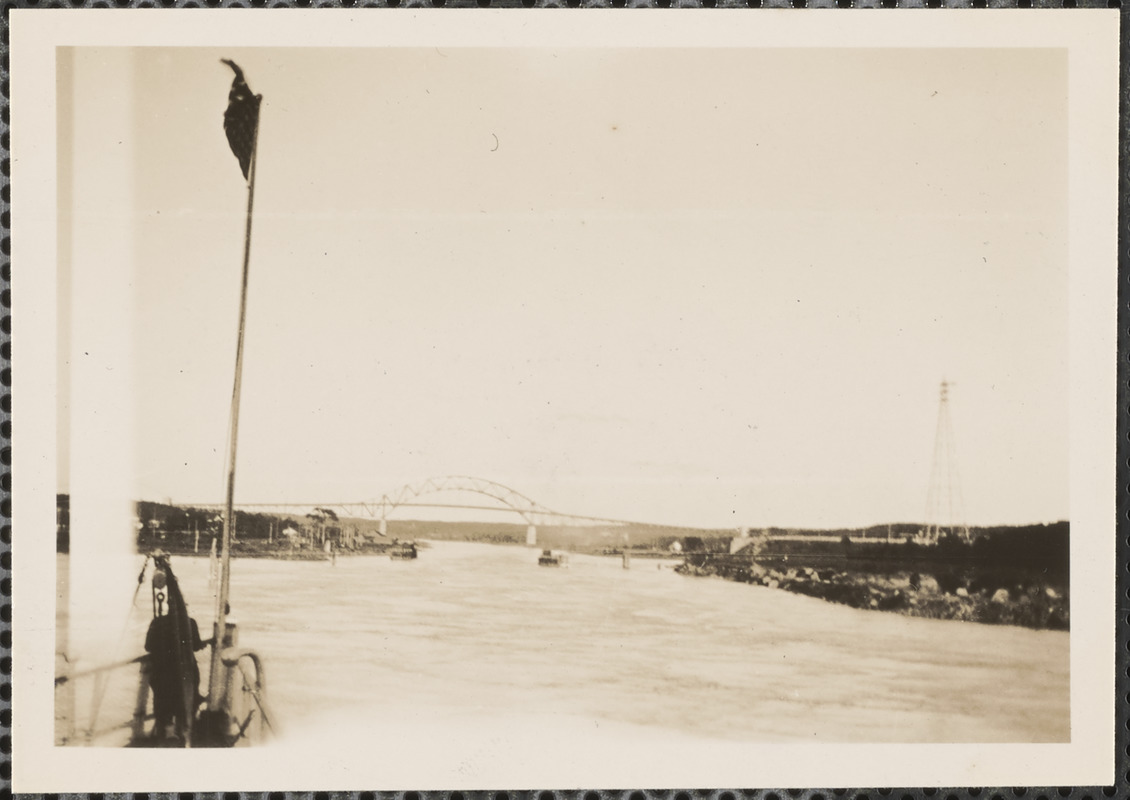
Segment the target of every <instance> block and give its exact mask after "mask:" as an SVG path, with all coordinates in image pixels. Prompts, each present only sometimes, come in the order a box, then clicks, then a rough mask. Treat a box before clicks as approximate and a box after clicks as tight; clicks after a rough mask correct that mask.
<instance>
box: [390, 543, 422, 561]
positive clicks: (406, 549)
mask: <svg viewBox="0 0 1130 800" xmlns="http://www.w3.org/2000/svg"><path fill="white" fill-rule="evenodd" d="M388 557H389V558H390V559H392V560H393V561H412V560H413V559H415V558H418V557H419V554H418V553H417V551H416V543H415V542H394V543H393V545H392V547H390V548H389V550H388Z"/></svg>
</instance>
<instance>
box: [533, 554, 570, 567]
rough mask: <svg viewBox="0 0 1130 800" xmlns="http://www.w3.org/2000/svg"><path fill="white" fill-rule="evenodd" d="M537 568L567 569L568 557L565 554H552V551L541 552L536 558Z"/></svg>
mask: <svg viewBox="0 0 1130 800" xmlns="http://www.w3.org/2000/svg"><path fill="white" fill-rule="evenodd" d="M538 566H539V567H567V566H569V556H568V555H566V554H565V553H554V552H553V551H552V550H542V551H541V555H540V556H538Z"/></svg>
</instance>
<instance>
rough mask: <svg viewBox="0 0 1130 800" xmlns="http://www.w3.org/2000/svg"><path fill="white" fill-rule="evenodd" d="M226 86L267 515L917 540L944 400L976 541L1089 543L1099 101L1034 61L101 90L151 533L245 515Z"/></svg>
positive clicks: (474, 74) (111, 85) (943, 55)
mask: <svg viewBox="0 0 1130 800" xmlns="http://www.w3.org/2000/svg"><path fill="white" fill-rule="evenodd" d="M221 57H227V58H232V59H234V60H235V61H236V62H238V63H239V64H240V66H241V67H242V68H243V70H244V72H245V74H246V75H247V80H248V82H249V84H250V85H251V87H252V89H253V90H254V91H255V92H257V93H261V94H262V95H263V96H264V105H263V111H262V117H261V132H260V137H259V163H258V170H259V171H258V179H257V185H256V196H255V222H254V232H253V243H252V255H251V285H250V297H249V308H248V322H247V342H246V347H247V349H246V353H245V372H244V382H243V403H242V416H241V421H240V450H239V472H238V480H237V491H236V500H237V503H238V502H288V501H292V500H293V501H302V502H305V501H308V500H309V501H321V502H331V501H344V500H357V501H360V500H367V499H375V498H379V497H380V496H381V495H382V494H385V493H388V494H392V493H393V492H395V491H396V490H397V489H398V488H399V487H401V486H403V485H405V484H409V483H415V482H417V481H419V480H421V479H424V478H427V477H432V476H440V475H452V474H457V475H459V474H461V475H472V476H478V477H482V478H488V479H491V480H495V481H498V482H500V483H502V484H505V485H507V486H510V487H512V488H514V489H515V490H517V491H519V492H521V493H523V494H525V495H527V496H529V497H530V498H532V499H533V500H536V501H538V502H539V503H541V504H543V505H545V506H547V507H549V508H553V509H556V510H560V511H563V512H571V513H576V514H584V515H592V516H605V517H612V518H617V519H632V520H638V521H641V522H655V523H667V524H672V525H687V526H697V527H733V526H769V525H778V526H785V527H814V528H818V527H825V528H827V527H839V526H862V525H870V524H878V523H885V522H914V521H921V520H923V517H924V514H925V509H926V494H927V488H928V483H929V477H930V465H931V457H932V454H933V446H934V434H935V422H936V419H937V411H938V387H939V384H940V382H941V381H942V380H943V379H945V380H948V381H951V382H953V383H954V384H955V386H954V388H953V390H952V391H951V415H952V419H953V428H954V434H955V437H956V443H957V463H958V468H959V470H960V476H961V484H962V489H963V496H964V506H965V512H966V513H965V517H966V519H965V521H966V522H968V523H970V524H974V525H985V524H1012V523H1015V524H1024V523H1032V522H1051V521H1055V520H1061V519H1067V518H1068V516H1069V515H1068V489H1069V481H1068V475H1069V459H1068V454H1069V448H1068V388H1069V387H1068V314H1067V289H1068V264H1067V208H1068V206H1067V194H1068V193H1067V126H1066V118H1067V117H1066V114H1067V97H1066V95H1067V91H1066V86H1067V83H1066V80H1067V63H1066V59H1065V57H1064V55H1063V54H1062V53H1061V52H1057V51H1053V50H1013V49H1001V50H944V49H923V50H918V51H914V50H909V49H908V50H867V49H861V50H816V49H805V50H784V49H774V50H755V49H750V50H740V49H736V50H643V49H641V50H556V51H551V50H548V49H524V50H490V49H481V50H480V49H453V50H450V51H442V52H440V51H437V50H424V49H399V48H391V49H371V50H336V51H335V50H324V49H313V48H311V49H301V50H298V49H292V50H287V49H246V50H241V49H239V48H232V49H228V50H222V51H221V50H214V49H202V48H182V49H176V48H144V49H136V50H131V51H128V53H127V54H126V56H125V57H124V58H123V56H122V51H115V52H114V53H113V54H111V55H108V54H107V51H99V50H89V49H86V50H74V51H71V52H70V53H69V54H68V55H67V56H66V57H65V58H66V59H69V61H66V60H65V61H64V62H61V63H63V64H69V66H68V67H67V69H62V70H61V72H60V75H61V82H60V86H61V93H60V105H61V108H63V109H64V111H63V114H62V116H61V122H62V124H61V127H60V143H61V146H60V167H59V175H60V186H61V198H63V200H62V201H61V202H68V200H67V198H71V200H70V201H69V202H71V205H69V206H68V208H69V211H70V217H69V218H68V217H66V215H64V217H65V218H67V219H69V220H70V227H68V226H67V225H66V224H64V225H63V226H62V227H61V230H60V244H61V246H60V252H61V276H62V277H63V279H65V276H66V274H67V271H68V270H71V269H73V270H75V271H80V270H102V269H104V270H108V271H111V272H113V273H114V274H116V275H119V276H124V277H120V278H119V280H120V284H121V285H122V286H128V293H127V294H125V296H123V297H122V298H121V309H122V315H123V317H124V319H125V322H124V323H123V324H124V325H126V326H127V327H128V330H129V336H128V341H127V342H126V344H125V345H123V348H124V349H123V350H122V352H121V353H117V354H116V355H115V354H107V353H106V352H104V351H102V350H98V349H93V350H92V349H90V348H86V349H84V347H83V343H84V342H85V341H87V339H88V337H90V336H92V334H91V333H90V331H91V330H92V329H91V328H89V327H87V326H88V325H89V324H90V323H88V322H87V321H84V320H85V317H84V316H83V315H82V314H76V313H75V312H76V310H81V309H80V308H79V306H81V304H82V303H83V302H84V300H83V298H81V297H79V298H74V299H73V300H71V301H70V302H71V303H73V304H74V307H70V308H69V307H68V304H67V302H64V303H63V304H62V305H61V309H60V311H61V316H60V329H61V332H62V333H64V334H65V337H66V338H68V339H69V341H70V353H71V354H72V356H74V354H76V353H77V354H80V355H82V354H84V353H85V354H87V355H86V356H83V357H89V358H91V359H105V360H106V361H107V363H110V362H114V363H125V364H127V365H129V367H130V368H131V369H132V372H133V378H132V380H133V383H132V391H131V392H130V393H129V396H128V397H126V398H123V403H124V405H125V406H126V407H127V408H128V409H129V413H130V416H131V418H132V420H133V438H134V444H133V453H134V456H135V457H134V458H133V480H134V491H135V497H137V498H138V499H149V500H163V499H165V498H171V499H173V500H174V501H178V502H192V501H196V502H220V501H222V498H223V487H224V468H225V465H224V455H225V449H226V438H225V437H226V431H227V425H228V406H229V402H230V395H231V381H232V366H233V360H234V350H235V328H236V316H237V304H238V290H239V268H240V258H241V255H242V244H243V226H244V213H245V204H246V189H245V185H244V182H243V179H242V176H241V175H240V172H239V168H238V165H237V163H236V161H235V158H234V157H233V156H232V154H231V152H230V151H229V149H228V145H227V141H226V140H225V138H224V134H223V129H222V125H221V119H222V113H223V110H224V107H225V106H226V103H227V91H228V87H229V86H230V83H231V72H230V71H229V70H227V69H226V68H225V67H223V65H221V64H220V62H219V59H220V58H221ZM68 69H69V70H70V73H68V71H67V70H68ZM68 74H69V75H70V77H69V78H68ZM725 76H741V79H740V80H729V79H727V78H726V77H725ZM770 76H772V77H770ZM123 79H124V82H123ZM122 89H125V90H126V92H125V95H124V99H121V101H120V102H118V103H117V104H116V105H115V104H113V103H111V104H110V105H109V106H107V104H106V102H105V101H106V99H107V94H106V93H107V92H121V90H122ZM68 104H69V105H68ZM107 107H110V108H120V109H124V112H123V113H122V114H121V115H120V116H114V115H113V114H112V113H108V112H106V111H105V109H106V108H107ZM68 109H69V111H68ZM68 114H69V115H70V116H68ZM99 114H103V115H105V116H104V117H99V116H98V115H99ZM122 148H126V149H125V150H123V149H122ZM123 154H124V155H123ZM122 164H125V165H126V166H127V168H128V171H127V174H124V175H123V174H122V171H121V169H120V168H121V165H122ZM99 185H101V186H108V185H109V186H116V187H117V193H116V194H113V193H111V195H110V196H111V197H113V198H117V201H116V202H117V204H116V205H113V206H112V207H103V206H96V205H95V204H94V201H93V200H89V202H88V198H93V197H95V196H99V197H102V198H103V199H104V198H105V197H106V196H107V195H106V191H105V190H103V192H102V193H101V194H100V195H96V194H95V193H93V192H92V191H90V187H93V186H99ZM68 187H69V188H68ZM87 244H89V245H91V246H92V248H93V249H92V250H87V249H85V246H86V245H87ZM93 250H99V251H100V252H103V253H104V252H118V253H119V254H120V255H121V258H120V260H115V261H113V262H107V261H99V262H97V263H94V262H92V260H91V257H90V256H89V253H90V252H92V251H93ZM68 254H70V255H68ZM95 338H96V337H95ZM91 341H93V338H91ZM90 353H93V355H90ZM123 353H124V355H123ZM115 358H116V359H118V361H115ZM64 362H65V359H64ZM59 375H60V387H61V392H60V396H61V397H62V398H63V402H61V403H60V412H59V426H60V428H59V429H60V432H61V435H60V449H59V453H58V455H59V486H60V491H66V490H67V487H68V486H69V485H70V483H71V482H73V481H75V480H81V479H82V478H81V476H79V475H72V474H71V470H70V458H69V452H68V436H70V435H73V434H74V429H73V428H72V427H71V419H72V417H71V413H72V409H71V405H81V404H82V403H83V402H84V399H83V396H82V392H81V391H79V389H78V388H75V389H74V390H73V391H72V389H71V388H70V377H69V370H68V366H67V364H66V363H63V364H62V365H61V367H60V371H59ZM68 399H69V404H68V402H67V401H68ZM436 499H437V501H439V502H444V498H442V497H437V498H436ZM451 501H454V498H452V499H451ZM401 516H402V517H403V516H405V515H403V514H402V515H401ZM413 516H419V515H418V514H415V513H414V514H413Z"/></svg>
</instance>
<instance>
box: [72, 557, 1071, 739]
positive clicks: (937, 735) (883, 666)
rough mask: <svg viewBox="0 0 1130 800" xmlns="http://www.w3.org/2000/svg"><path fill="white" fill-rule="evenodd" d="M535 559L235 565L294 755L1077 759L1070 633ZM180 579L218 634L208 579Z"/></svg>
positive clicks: (239, 607) (136, 643)
mask: <svg viewBox="0 0 1130 800" xmlns="http://www.w3.org/2000/svg"><path fill="white" fill-rule="evenodd" d="M538 553H539V551H538V550H535V549H527V548H524V547H512V546H510V547H508V546H499V545H487V544H471V543H460V542H435V543H431V544H430V546H429V547H427V548H426V549H421V551H420V558H419V559H417V560H415V561H391V560H389V559H388V558H386V557H380V556H346V557H339V558H338V559H337V562H336V564H331V563H330V562H293V561H276V560H267V559H238V560H236V561H234V562H233V571H232V599H231V605H232V615H233V617H234V618H235V619H236V620H237V621H238V623H239V630H240V644H241V645H242V646H245V647H252V648H254V649H256V650H257V651H259V653H260V654H261V655H262V657H263V659H264V661H265V664H266V669H267V679H268V685H269V694H270V701H271V705H272V706H273V708H274V713H275V715H276V717H277V718H278V720H279V723H280V728H281V731H282V734H283V738H284V739H285V738H287V737H292V738H296V739H299V740H301V739H304V738H307V737H311V736H315V735H316V736H319V737H325V736H333V735H336V734H340V735H345V734H344V733H343V732H353V733H351V734H349V735H354V734H356V735H358V736H361V735H364V734H363V732H364V731H366V730H372V729H373V726H376V725H381V724H384V723H388V724H390V725H394V726H399V728H400V729H401V730H403V731H404V735H405V736H409V737H413V736H415V737H416V738H417V739H419V741H420V742H421V743H427V742H428V741H429V738H428V737H430V736H434V735H437V732H438V731H442V730H447V729H449V728H457V727H460V726H463V727H467V726H470V727H471V728H475V727H476V726H477V725H478V726H479V728H480V729H481V727H482V726H481V725H479V723H485V722H488V721H493V722H495V723H499V722H500V721H505V725H504V727H505V728H506V729H507V730H509V731H510V732H511V733H510V734H509V735H512V736H513V735H521V734H520V732H521V731H522V730H523V729H524V728H523V726H526V727H527V728H528V729H529V730H531V731H532V730H543V729H544V728H545V727H546V726H550V727H553V726H560V727H561V729H562V730H566V729H574V730H577V729H579V730H586V729H593V730H595V729H601V728H603V729H604V730H606V731H630V732H631V735H632V736H633V737H634V738H635V739H636V740H646V739H647V738H648V737H654V738H656V739H657V740H660V739H662V740H665V741H678V740H683V739H685V740H687V741H692V740H693V741H701V740H729V741H730V742H782V743H788V742H813V741H818V742H874V743H879V742H900V743H906V742H1062V741H1067V740H1068V739H1069V708H1068V694H1069V682H1068V634H1066V633H1063V632H1054V631H1032V630H1027V629H1022V628H1014V627H1001V626H987V625H980V624H975V623H964V622H949V621H938V620H927V619H919V618H912V617H904V616H899V615H896V614H891V613H884V612H875V611H862V610H857V609H852V608H847V607H844V606H837V605H833V604H829V603H826V602H823V601H820V600H816V599H813V598H808V597H802V596H797V595H793V594H789V593H787V592H784V591H778V590H772V589H768V588H763V587H757V586H750V585H746V584H739V583H733V582H728V581H724V580H720V579H716V578H694V577H685V576H681V575H678V574H676V573H675V572H674V571H673V569H672V567H673V565H674V563H675V562H662V561H654V560H647V559H639V558H637V559H635V560H633V561H632V563H631V569H630V570H624V569H623V568H622V567H621V564H620V561H619V560H618V559H612V558H600V557H596V556H583V555H573V556H572V557H571V559H570V563H569V566H568V567H567V568H564V569H558V568H547V567H539V566H537V556H538ZM138 564H140V559H138ZM174 569H176V571H177V573H178V575H179V576H180V579H181V583H182V588H183V590H184V593H185V596H186V599H187V600H188V602H189V606H190V611H191V613H192V614H193V616H194V617H195V618H196V619H197V620H198V621H199V623H200V628H201V631H202V633H203V635H204V636H208V631H209V630H210V624H211V623H210V620H211V613H212V602H213V600H212V597H213V595H212V590H211V589H210V588H209V583H208V560H207V559H205V558H190V557H179V558H175V559H174ZM149 604H150V601H149V597H148V589H143V591H142V593H141V595H140V596H139V597H138V600H137V603H136V605H135V608H134V611H133V612H132V617H131V620H130V622H129V623H128V624H127V626H126V628H125V630H126V633H125V634H124V639H123V642H124V644H123V647H122V654H123V655H129V654H133V653H134V652H140V648H141V642H142V640H143V636H144V631H145V626H146V625H147V623H148V618H149V615H150V611H149ZM200 655H201V673H202V675H204V676H206V675H207V664H206V655H207V651H206V650H205V651H203V652H202V653H201V654H200ZM115 681H116V684H119V685H117V686H116V688H115V689H114V690H113V691H108V692H107V693H106V700H105V701H104V703H103V709H102V710H101V714H102V715H105V716H107V717H110V716H120V715H123V714H124V715H125V717H128V714H129V707H130V705H129V704H130V703H131V701H132V693H133V690H134V689H135V684H133V685H131V679H130V678H129V676H128V675H126V676H119V677H117V678H115ZM205 681H206V678H205ZM80 706H81V708H83V709H84V708H85V707H86V705H85V701H80ZM359 732H360V733H359ZM515 732H519V733H515ZM431 741H432V743H433V744H434V740H431ZM484 746H485V745H484Z"/></svg>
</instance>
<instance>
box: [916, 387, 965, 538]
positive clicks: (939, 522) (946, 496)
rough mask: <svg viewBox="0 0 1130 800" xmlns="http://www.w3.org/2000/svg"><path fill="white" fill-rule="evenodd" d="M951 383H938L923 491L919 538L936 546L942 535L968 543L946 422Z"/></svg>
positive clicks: (947, 419)
mask: <svg viewBox="0 0 1130 800" xmlns="http://www.w3.org/2000/svg"><path fill="white" fill-rule="evenodd" d="M953 385H954V384H952V383H949V382H948V381H944V380H943V381H942V386H941V397H940V400H939V402H938V428H937V431H936V433H935V434H934V460H933V463H932V464H931V465H930V488H929V490H928V491H927V492H926V529H925V530H924V531H923V532H922V537H921V538H922V539H923V540H924V541H925V543H927V544H937V543H938V540H939V539H940V538H941V537H942V536H943V535H945V534H950V535H956V536H958V537H960V538H961V539H962V540H963V541H969V538H970V537H969V526H968V525H967V524H966V522H965V508H964V503H963V501H962V497H961V481H960V479H959V478H958V474H957V453H956V448H955V445H954V437H953V424H952V423H951V422H950V408H949V391H950V387H952V386H953Z"/></svg>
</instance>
